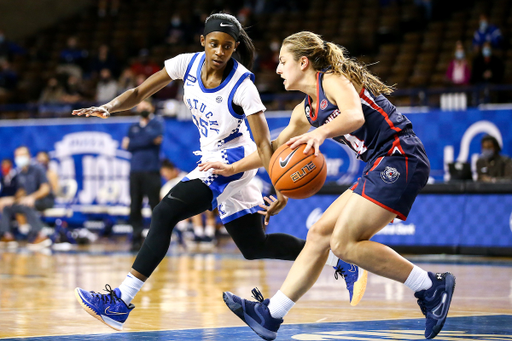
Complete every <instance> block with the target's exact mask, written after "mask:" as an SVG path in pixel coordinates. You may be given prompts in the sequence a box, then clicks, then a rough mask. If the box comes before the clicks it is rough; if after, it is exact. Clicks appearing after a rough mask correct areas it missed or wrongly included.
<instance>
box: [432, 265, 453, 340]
mask: <svg viewBox="0 0 512 341" xmlns="http://www.w3.org/2000/svg"><path fill="white" fill-rule="evenodd" d="M445 288H446V291H445V293H446V301H445V304H444V307H443V310H445V311H443V317H442V318H440V319H439V320H437V323H436V325H435V326H434V327H433V328H432V333H430V335H425V338H426V339H433V338H435V337H436V336H437V334H439V332H440V331H441V329H443V326H444V323H445V322H446V318H447V317H448V310H450V304H451V303H452V297H453V292H454V291H455V276H454V275H452V274H451V273H448V274H447V275H446V287H445ZM450 288H451V290H450Z"/></svg>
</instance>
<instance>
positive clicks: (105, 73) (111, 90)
mask: <svg viewBox="0 0 512 341" xmlns="http://www.w3.org/2000/svg"><path fill="white" fill-rule="evenodd" d="M116 96H117V82H116V81H115V79H113V78H112V74H111V73H110V70H109V69H102V70H101V71H100V79H99V81H98V85H97V86H96V101H97V102H99V103H102V104H103V103H106V102H110V101H111V100H113V99H114V97H116Z"/></svg>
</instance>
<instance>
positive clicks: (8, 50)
mask: <svg viewBox="0 0 512 341" xmlns="http://www.w3.org/2000/svg"><path fill="white" fill-rule="evenodd" d="M23 53H25V51H24V50H23V49H22V48H21V47H20V46H19V45H17V44H15V43H14V42H12V41H10V40H8V39H7V38H6V36H5V32H4V31H3V30H2V29H0V60H12V58H13V57H14V55H16V54H23Z"/></svg>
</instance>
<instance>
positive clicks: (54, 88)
mask: <svg viewBox="0 0 512 341" xmlns="http://www.w3.org/2000/svg"><path fill="white" fill-rule="evenodd" d="M62 96H64V88H63V87H62V86H61V85H60V84H59V81H58V80H57V78H55V77H52V78H50V79H49V80H48V83H47V84H46V87H45V88H44V89H43V91H42V92H41V96H40V97H39V103H41V104H55V103H60V102H61V101H62Z"/></svg>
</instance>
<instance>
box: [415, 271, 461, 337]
mask: <svg viewBox="0 0 512 341" xmlns="http://www.w3.org/2000/svg"><path fill="white" fill-rule="evenodd" d="M428 276H429V277H430V279H431V280H432V286H431V287H430V288H429V289H427V290H422V291H418V292H417V293H415V294H414V296H415V297H416V298H417V299H418V305H419V306H420V308H421V312H422V313H423V315H425V317H426V318H427V321H426V324H425V338H427V339H433V338H434V337H436V335H437V334H439V332H440V331H441V329H443V326H444V323H445V321H446V316H447V315H448V309H450V303H451V302H452V296H453V290H454V289H455V276H453V275H452V274H451V273H449V272H445V273H442V274H440V273H438V274H434V273H432V272H429V273H428Z"/></svg>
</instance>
